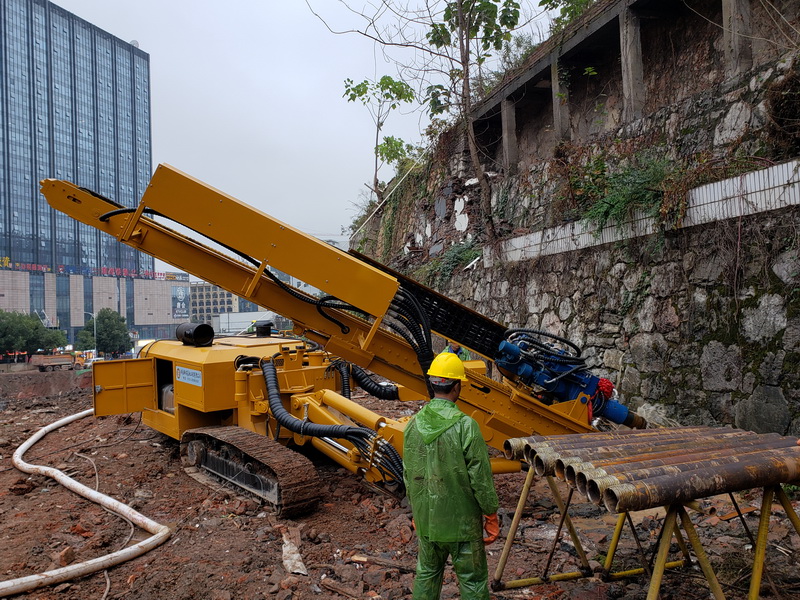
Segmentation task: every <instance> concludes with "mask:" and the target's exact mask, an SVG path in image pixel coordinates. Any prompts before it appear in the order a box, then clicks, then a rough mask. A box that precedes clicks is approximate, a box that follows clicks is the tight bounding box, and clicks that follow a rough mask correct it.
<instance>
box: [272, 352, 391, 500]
mask: <svg viewBox="0 0 800 600" xmlns="http://www.w3.org/2000/svg"><path fill="white" fill-rule="evenodd" d="M276 356H277V355H276ZM261 373H262V374H263V375H264V383H265V385H266V387H267V398H268V400H269V409H270V412H271V413H272V416H273V417H274V418H275V420H276V421H277V422H278V424H279V425H281V426H282V427H286V429H288V430H289V431H291V432H293V433H299V434H300V435H307V436H311V437H330V438H334V439H336V438H338V439H343V440H347V441H348V442H350V443H351V444H353V445H354V446H355V447H356V448H357V449H358V451H359V452H360V453H361V455H362V456H364V457H365V458H367V459H369V457H370V445H371V443H372V440H373V438H375V437H376V434H375V432H374V431H373V430H372V429H369V428H368V427H353V426H350V425H321V424H319V423H312V422H311V421H304V420H302V419H298V418H297V417H295V416H294V415H292V414H290V413H289V411H287V410H286V409H285V408H284V407H283V402H281V394H280V387H279V385H278V372H277V370H276V368H275V363H273V362H272V360H263V359H262V360H261ZM377 450H378V452H376V455H375V457H374V460H373V464H374V465H375V466H376V467H378V469H379V470H381V471H382V472H383V473H384V475H385V474H386V473H387V472H388V474H389V475H391V477H392V478H393V479H394V480H396V481H397V482H398V483H399V484H400V485H402V484H403V461H402V459H401V458H400V455H399V454H398V453H397V450H395V449H394V447H393V446H392V445H391V444H389V443H388V442H387V441H386V440H384V439H382V438H379V439H378V441H377Z"/></svg>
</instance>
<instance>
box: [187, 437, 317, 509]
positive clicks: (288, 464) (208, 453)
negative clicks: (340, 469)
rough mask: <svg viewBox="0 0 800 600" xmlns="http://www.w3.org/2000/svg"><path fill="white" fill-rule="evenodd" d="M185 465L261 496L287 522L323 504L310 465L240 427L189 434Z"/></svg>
mask: <svg viewBox="0 0 800 600" xmlns="http://www.w3.org/2000/svg"><path fill="white" fill-rule="evenodd" d="M181 461H182V462H183V464H184V465H185V466H187V467H196V468H198V469H200V470H201V471H203V472H205V473H208V474H210V475H212V476H213V477H214V478H215V479H217V480H221V481H224V482H226V483H228V484H231V485H233V486H235V487H237V488H238V489H240V490H243V491H244V492H246V493H247V494H249V495H251V496H255V497H257V498H258V499H260V500H261V501H262V502H265V503H266V504H268V505H269V506H270V507H271V508H272V509H273V510H275V512H276V513H277V514H278V515H280V516H282V517H295V516H299V515H302V514H304V513H308V512H310V511H312V510H314V508H315V507H316V505H317V503H318V502H319V489H320V487H321V484H320V481H319V477H318V475H317V471H316V469H315V468H314V465H313V464H312V463H311V461H309V460H308V459H307V458H306V457H304V456H302V455H301V454H299V453H297V452H294V451H293V450H290V449H289V448H286V447H285V446H283V445H282V444H280V443H278V442H276V441H274V440H271V439H269V438H267V437H265V436H263V435H259V434H257V433H254V432H252V431H248V430H247V429H242V428H241V427H200V428H197V429H190V430H188V431H186V432H185V433H184V434H183V437H182V438H181Z"/></svg>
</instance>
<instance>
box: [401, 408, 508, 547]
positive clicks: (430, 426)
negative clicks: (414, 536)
mask: <svg viewBox="0 0 800 600" xmlns="http://www.w3.org/2000/svg"><path fill="white" fill-rule="evenodd" d="M403 465H404V472H403V479H404V480H405V484H406V492H407V494H408V498H409V500H410V502H411V510H412V512H413V513H414V523H415V525H416V528H417V533H418V534H419V535H421V536H425V537H426V538H427V539H429V540H430V541H434V542H468V541H474V540H479V539H481V538H482V537H483V519H482V515H491V514H494V513H496V512H497V504H498V502H497V492H495V489H494V481H493V480H492V468H491V466H490V464H489V453H488V452H487V450H486V442H484V441H483V435H481V430H480V428H479V427H478V424H477V423H476V422H475V419H473V418H472V417H468V416H467V415H465V414H464V413H463V412H461V411H460V410H459V409H458V408H457V407H456V405H455V404H453V403H452V402H450V401H449V400H445V399H443V398H433V399H432V400H431V401H430V402H429V403H428V404H426V405H425V406H424V407H423V408H422V410H420V411H419V413H417V415H416V416H415V417H414V418H413V419H411V421H410V422H409V423H408V425H407V426H406V428H405V433H404V441H403Z"/></svg>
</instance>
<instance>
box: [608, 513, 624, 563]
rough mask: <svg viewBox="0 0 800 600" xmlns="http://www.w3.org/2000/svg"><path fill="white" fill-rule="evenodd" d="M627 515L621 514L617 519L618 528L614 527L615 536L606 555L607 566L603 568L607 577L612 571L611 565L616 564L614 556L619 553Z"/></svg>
mask: <svg viewBox="0 0 800 600" xmlns="http://www.w3.org/2000/svg"><path fill="white" fill-rule="evenodd" d="M626 514H627V513H624V512H623V513H619V516H618V517H617V526H616V527H614V535H613V536H611V543H610V544H609V545H608V554H606V564H605V565H604V566H603V571H604V572H605V574H606V575H608V574H609V572H610V571H611V565H612V564H613V563H614V555H615V554H616V553H617V546H619V538H620V536H622V528H623V527H625V515H626Z"/></svg>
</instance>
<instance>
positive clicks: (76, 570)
mask: <svg viewBox="0 0 800 600" xmlns="http://www.w3.org/2000/svg"><path fill="white" fill-rule="evenodd" d="M93 412H94V411H93V410H92V409H91V408H90V409H89V410H85V411H83V412H79V413H77V414H74V415H70V416H69V417H65V418H63V419H61V420H60V421H56V422H55V423H52V424H50V425H48V426H47V427H44V428H42V429H40V430H39V431H37V432H36V433H35V434H34V435H33V436H31V437H30V438H29V439H28V441H26V442H25V443H24V444H22V445H21V446H20V447H19V448H17V450H16V452H14V455H13V456H12V457H11V462H12V463H13V464H14V466H15V467H17V469H19V470H20V471H23V472H25V473H34V474H38V475H45V476H46V477H50V478H52V479H55V480H56V481H58V482H59V483H60V484H61V485H63V486H64V487H66V488H67V489H69V490H71V491H73V492H75V493H76V494H78V495H80V496H83V497H84V498H87V499H88V500H91V501H92V502H95V503H97V504H99V505H101V506H104V507H105V508H107V509H109V510H110V511H112V512H114V513H117V514H118V515H120V516H122V517H124V518H126V519H128V520H129V521H131V522H133V523H134V524H135V525H136V526H137V527H140V528H141V529H144V530H145V531H147V532H149V533H152V534H153V535H152V536H151V537H149V538H147V539H146V540H142V541H141V542H139V543H138V544H135V545H133V546H128V547H127V548H123V549H122V550H119V551H117V552H113V553H111V554H106V555H105V556H100V557H98V558H93V559H91V560H87V561H85V562H82V563H77V564H74V565H68V566H66V567H61V568H60V569H53V570H52V571H46V572H44V573H39V574H38V575H29V576H27V577H20V578H18V579H9V580H8V581H0V598H4V597H6V596H11V595H12V594H21V593H22V592H27V591H30V590H34V589H36V588H38V587H42V586H44V585H52V584H54V583H61V582H62V581H69V580H70V579H75V578H77V577H83V576H84V575H88V574H90V573H94V572H96V571H102V570H103V569H107V568H108V567H112V566H114V565H117V564H119V563H122V562H125V561H126V560H130V559H132V558H136V557H137V556H140V555H142V554H144V553H145V552H147V551H148V550H152V549H153V548H155V547H156V546H159V545H161V544H163V543H164V542H165V541H167V539H168V538H169V536H170V535H171V533H172V531H171V530H170V528H169V527H167V526H166V525H160V524H158V523H156V522H155V521H153V520H151V519H148V518H147V517H145V516H144V515H142V514H141V513H139V512H137V511H135V510H133V509H132V508H131V507H130V506H128V505H126V504H123V503H122V502H119V501H117V500H114V499H113V498H111V497H109V496H106V495H105V494H101V493H99V492H96V491H95V490H93V489H91V488H89V487H86V486H85V485H83V484H81V483H78V482H77V481H75V480H74V479H72V478H71V477H68V476H67V475H65V474H64V473H62V472H61V471H59V470H58V469H54V468H52V467H45V466H41V465H31V464H28V463H26V462H25V461H24V460H22V457H23V455H24V454H25V452H27V451H28V450H29V449H30V448H31V447H32V446H33V445H34V444H35V443H36V442H38V441H39V440H40V439H42V438H43V437H44V436H45V435H47V434H48V433H50V432H51V431H53V430H55V429H58V428H59V427H63V426H64V425H67V424H69V423H72V422H73V421H77V420H78V419H83V418H84V417H88V416H89V415H91V414H92V413H93Z"/></svg>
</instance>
